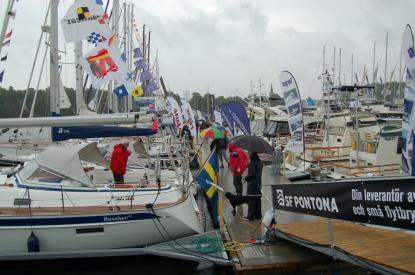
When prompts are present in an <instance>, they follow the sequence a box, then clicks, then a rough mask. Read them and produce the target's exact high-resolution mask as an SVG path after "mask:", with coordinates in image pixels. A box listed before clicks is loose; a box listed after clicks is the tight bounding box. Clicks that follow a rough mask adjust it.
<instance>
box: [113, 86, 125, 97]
mask: <svg viewBox="0 0 415 275" xmlns="http://www.w3.org/2000/svg"><path fill="white" fill-rule="evenodd" d="M114 93H115V95H116V96H117V97H118V98H123V97H124V96H127V95H128V90H127V88H126V87H125V85H124V84H123V85H121V86H118V87H117V88H115V89H114Z"/></svg>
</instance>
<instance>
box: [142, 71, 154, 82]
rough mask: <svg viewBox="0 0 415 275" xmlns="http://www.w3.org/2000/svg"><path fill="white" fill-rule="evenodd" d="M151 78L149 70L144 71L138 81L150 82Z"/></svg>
mask: <svg viewBox="0 0 415 275" xmlns="http://www.w3.org/2000/svg"><path fill="white" fill-rule="evenodd" d="M151 78H152V76H151V73H150V71H149V70H144V71H143V72H142V73H141V75H140V81H141V82H144V81H147V80H150V79H151Z"/></svg>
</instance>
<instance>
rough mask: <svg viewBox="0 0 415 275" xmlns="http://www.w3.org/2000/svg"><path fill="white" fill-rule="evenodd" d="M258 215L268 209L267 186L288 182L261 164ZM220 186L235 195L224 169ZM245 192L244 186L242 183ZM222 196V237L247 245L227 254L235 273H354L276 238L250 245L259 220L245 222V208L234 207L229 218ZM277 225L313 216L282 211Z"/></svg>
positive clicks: (258, 230)
mask: <svg viewBox="0 0 415 275" xmlns="http://www.w3.org/2000/svg"><path fill="white" fill-rule="evenodd" d="M262 176H263V178H262V184H263V187H262V192H263V198H262V213H264V212H265V211H266V210H268V209H270V208H272V205H271V202H272V198H271V187H270V185H272V184H280V183H288V182H289V181H288V180H287V179H286V178H284V177H282V176H275V175H272V168H271V166H268V165H264V169H263V174H262ZM219 179H220V184H221V186H222V187H223V188H224V191H225V192H232V193H234V192H235V188H234V186H233V183H232V174H231V172H230V170H229V169H228V168H227V167H226V165H225V168H223V169H220V171H219ZM243 188H244V192H243V194H245V193H246V183H244V186H243ZM221 196H222V210H223V211H222V214H223V221H224V234H225V237H226V238H227V239H229V240H232V241H238V242H242V243H247V244H246V246H245V248H243V249H241V250H240V251H237V252H231V253H230V254H231V256H232V257H233V259H234V261H236V262H237V263H236V264H235V271H236V272H237V273H240V274H245V273H250V274H251V273H255V274H257V273H269V272H272V273H280V272H284V273H285V272H289V273H291V272H293V273H298V272H301V273H303V272H307V273H309V272H311V273H319V274H321V272H323V273H324V271H329V270H336V271H345V274H350V273H357V272H358V270H359V268H356V267H355V266H352V265H350V264H347V263H344V262H341V261H336V260H333V258H332V257H329V256H327V255H324V254H321V253H318V252H316V251H313V250H311V249H309V248H305V247H303V246H300V245H297V244H295V243H292V242H289V241H286V240H283V239H281V238H279V239H277V240H276V241H275V242H273V243H272V245H265V244H251V243H248V242H249V241H250V240H252V239H256V238H260V237H261V236H262V235H263V233H264V228H263V227H264V226H263V225H262V224H261V220H255V221H248V220H245V219H243V217H244V216H246V214H247V211H248V209H247V205H243V206H238V207H237V211H236V215H235V216H233V215H232V206H231V205H230V203H229V201H228V200H227V199H226V198H225V197H224V194H223V193H221ZM276 217H277V223H281V224H287V223H292V222H302V221H312V220H315V219H317V218H316V217H313V216H309V215H301V214H295V213H290V212H286V211H277V214H276Z"/></svg>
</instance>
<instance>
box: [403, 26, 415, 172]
mask: <svg viewBox="0 0 415 275" xmlns="http://www.w3.org/2000/svg"><path fill="white" fill-rule="evenodd" d="M401 54H402V58H403V60H404V61H405V64H406V68H407V69H406V85H405V93H404V107H403V116H402V144H403V146H402V160H401V170H402V172H403V173H405V174H412V175H413V174H414V169H412V168H413V167H412V161H411V160H412V154H413V131H414V125H415V111H414V101H415V58H414V57H415V52H414V38H413V35H412V29H411V27H410V26H409V25H407V26H406V28H405V32H404V35H403V39H402V47H401Z"/></svg>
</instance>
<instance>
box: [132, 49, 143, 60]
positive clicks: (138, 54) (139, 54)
mask: <svg viewBox="0 0 415 275" xmlns="http://www.w3.org/2000/svg"><path fill="white" fill-rule="evenodd" d="M133 52H134V55H133V58H141V57H143V53H142V52H141V49H140V48H135V49H134V50H133Z"/></svg>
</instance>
